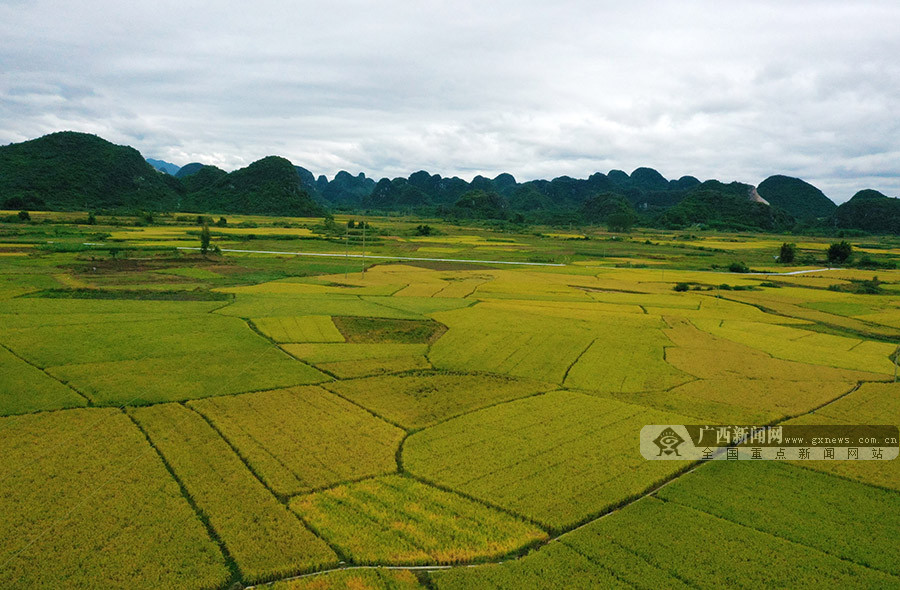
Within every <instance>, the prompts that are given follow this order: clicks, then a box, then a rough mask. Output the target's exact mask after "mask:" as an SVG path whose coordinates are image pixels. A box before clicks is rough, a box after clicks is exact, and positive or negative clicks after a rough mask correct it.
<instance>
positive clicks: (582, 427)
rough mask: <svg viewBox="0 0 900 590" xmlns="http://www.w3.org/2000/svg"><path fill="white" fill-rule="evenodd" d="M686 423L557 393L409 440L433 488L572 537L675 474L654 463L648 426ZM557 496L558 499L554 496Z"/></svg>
mask: <svg viewBox="0 0 900 590" xmlns="http://www.w3.org/2000/svg"><path fill="white" fill-rule="evenodd" d="M684 420H685V418H684V417H683V416H679V415H677V414H667V413H664V412H660V411H656V410H650V409H648V408H644V407H641V406H634V405H630V404H625V403H621V402H618V401H615V400H611V399H604V398H600V397H595V396H590V395H584V394H580V393H572V392H566V391H556V392H550V393H547V394H544V395H539V396H534V397H529V398H526V399H522V400H518V401H513V402H509V403H506V404H501V405H497V406H493V407H490V408H486V409H483V410H479V411H477V412H473V413H470V414H466V415H464V416H462V417H459V418H454V419H453V420H449V421H447V422H443V423H440V424H438V425H436V426H434V427H432V428H428V429H426V430H423V431H421V432H418V433H416V434H413V435H412V436H410V437H409V439H408V440H407V441H406V443H405V444H404V447H403V463H404V467H405V468H406V469H408V470H409V471H410V472H411V473H412V474H414V475H416V476H418V477H422V478H423V479H425V480H427V481H432V482H435V483H437V484H439V485H442V486H445V487H447V488H450V489H453V490H456V491H459V492H462V493H465V494H467V495H470V496H473V497H475V498H478V499H481V500H483V501H485V502H488V503H490V504H494V505H498V506H501V507H503V508H506V509H508V510H511V511H513V512H515V513H517V514H520V515H522V516H525V517H527V518H530V519H533V520H535V521H537V522H540V523H541V524H543V525H544V526H546V527H548V528H551V529H557V530H558V529H564V528H566V527H569V526H572V525H574V524H576V523H578V522H580V521H582V520H583V519H585V518H588V517H589V516H591V515H593V514H598V513H600V512H602V511H604V510H607V509H609V508H610V507H612V506H614V505H616V504H618V503H620V502H622V501H624V500H625V499H627V498H629V497H630V496H633V495H636V494H638V493H640V492H642V491H644V490H645V489H647V488H649V487H651V486H652V485H653V484H654V483H656V482H658V481H661V480H663V479H664V478H666V477H667V476H670V475H672V473H674V472H675V471H676V470H678V469H679V468H680V467H681V465H679V464H676V463H671V464H670V462H666V461H646V460H644V459H643V458H642V457H641V455H640V452H639V450H638V448H637V446H636V445H635V444H634V440H635V437H636V436H637V433H638V432H639V431H640V429H641V427H642V426H643V425H645V424H684V423H686V422H685V421H684ZM550 490H552V491H550Z"/></svg>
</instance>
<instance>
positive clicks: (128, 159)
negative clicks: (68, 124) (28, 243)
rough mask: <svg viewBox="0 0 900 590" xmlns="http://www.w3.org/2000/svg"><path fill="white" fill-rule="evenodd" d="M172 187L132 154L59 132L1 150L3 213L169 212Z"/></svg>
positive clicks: (165, 177) (169, 179) (173, 199)
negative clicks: (150, 208) (144, 209)
mask: <svg viewBox="0 0 900 590" xmlns="http://www.w3.org/2000/svg"><path fill="white" fill-rule="evenodd" d="M176 186H177V181H176V180H175V179H174V178H172V177H171V176H168V175H165V174H161V173H159V172H157V171H156V170H155V169H154V168H153V167H152V166H151V165H150V164H148V163H147V161H146V160H144V158H143V157H142V156H141V154H140V153H139V152H138V151H137V150H136V149H134V148H131V147H127V146H121V145H114V144H112V143H110V142H108V141H106V140H104V139H101V138H99V137H97V136H95V135H88V134H86V133H75V132H72V131H62V132H59V133H52V134H50V135H45V136H44V137H40V138H38V139H33V140H31V141H25V142H23V143H16V144H10V145H6V146H2V147H0V204H2V205H3V207H5V208H7V209H19V208H30V209H80V210H85V209H97V208H125V207H131V208H141V207H145V206H146V204H147V203H152V204H153V205H154V207H153V208H154V209H173V208H174V207H175V206H176V204H177V203H178V191H177V188H176Z"/></svg>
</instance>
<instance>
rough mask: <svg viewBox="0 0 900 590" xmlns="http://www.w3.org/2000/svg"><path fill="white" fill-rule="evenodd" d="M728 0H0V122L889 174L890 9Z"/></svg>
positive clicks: (570, 166)
mask: <svg viewBox="0 0 900 590" xmlns="http://www.w3.org/2000/svg"><path fill="white" fill-rule="evenodd" d="M733 4H734V3H725V4H723V3H721V2H714V1H711V0H694V1H690V2H682V3H658V2H646V1H645V2H633V3H628V5H627V6H626V5H622V4H621V3H612V2H587V1H581V0H563V1H560V2H554V3H549V2H538V1H537V0H519V1H517V2H513V1H512V0H500V1H496V2H490V3H483V2H482V3H476V2H470V1H463V2H447V1H441V0H425V1H423V2H418V3H409V2H398V1H396V0H394V1H388V0H386V1H384V2H378V3H372V2H368V1H363V0H338V1H330V2H326V1H324V0H314V1H310V0H306V1H302V2H297V3H292V4H289V5H285V4H284V3H278V2H274V1H272V0H263V1H260V2H255V3H236V2H230V1H229V2H220V3H216V4H214V5H213V4H209V5H201V4H195V3H190V4H187V5H185V4H182V3H176V2H174V1H169V0H162V1H160V2H157V3H153V4H143V5H135V4H132V3H121V2H113V1H112V0H100V1H97V2H91V3H87V4H84V3H82V4H77V3H76V4H73V3H67V2H62V0H35V1H32V2H3V3H0V35H2V36H3V39H4V43H3V45H2V46H0V143H7V142H10V141H21V140H23V139H27V138H29V137H35V136H37V135H41V134H43V133H47V132H50V131H55V130H58V129H77V130H82V131H88V132H92V133H97V134H99V135H101V136H103V137H106V138H108V139H110V140H111V141H114V142H117V143H130V144H132V145H134V146H135V147H137V148H138V149H140V150H141V151H142V152H143V153H144V154H145V155H147V156H151V157H159V158H163V159H166V160H169V161H174V162H176V163H180V164H185V163H187V162H188V161H205V162H209V163H213V164H216V165H219V166H221V167H223V168H226V169H232V168H235V167H240V166H243V165H246V164H248V163H249V162H251V161H253V160H254V159H256V158H259V157H262V156H265V155H269V154H273V153H274V154H280V155H284V156H285V157H288V158H289V159H291V160H292V161H294V162H295V163H296V164H299V165H303V166H305V167H307V168H309V169H310V170H312V171H313V172H314V173H316V174H318V173H325V174H327V175H329V176H333V174H334V173H335V172H337V171H338V170H340V169H346V170H349V171H351V172H353V173H355V172H357V171H364V172H366V173H367V174H369V175H370V176H375V177H380V176H396V175H401V174H403V175H405V174H409V173H410V172H413V171H415V170H419V169H426V170H429V171H431V172H436V173H441V174H444V175H452V174H459V175H462V176H465V177H471V176H473V175H474V174H477V173H483V174H486V175H491V176H493V175H496V174H497V173H499V172H502V171H508V172H510V173H512V174H513V175H515V176H516V177H517V178H519V179H528V178H535V177H544V178H551V177H554V176H559V175H562V174H568V175H572V176H582V177H584V176H587V175H589V174H591V173H593V172H595V171H598V170H599V171H604V172H605V171H607V170H609V169H610V168H621V169H625V170H632V169H634V168H636V167H638V166H652V167H654V168H657V169H658V170H660V171H661V172H662V173H663V174H664V175H666V176H667V177H670V178H672V177H676V178H677V177H678V176H681V175H683V174H694V175H696V176H698V177H701V178H712V177H715V178H720V179H722V180H726V181H727V180H732V179H734V180H741V181H744V182H751V183H758V182H759V181H761V180H762V179H763V178H765V177H766V176H768V175H769V174H775V173H785V174H792V175H797V176H801V177H803V178H805V179H807V180H809V181H810V182H814V183H815V184H817V186H820V187H821V188H822V189H823V190H824V191H825V192H826V194H828V195H829V196H831V197H832V198H835V199H837V200H844V199H846V198H848V197H850V196H851V195H852V194H853V193H854V192H855V191H856V190H858V189H859V188H863V187H866V186H871V187H873V188H876V189H879V190H882V191H884V192H887V193H889V194H897V193H898V192H900V191H898V189H900V180H898V178H900V160H898V158H897V157H896V156H897V154H898V151H900V146H898V140H897V137H898V131H900V123H898V121H900V120H898V119H897V118H896V116H895V114H894V113H893V112H892V111H893V109H894V108H895V103H896V100H895V97H897V96H900V66H898V65H897V64H896V63H895V57H894V56H896V55H898V54H900V36H898V35H897V34H896V31H897V30H898V25H900V6H898V5H897V4H896V2H892V1H887V0H885V1H866V2H858V3H845V2H838V1H836V0H821V1H813V0H802V1H797V2H791V3H783V2H775V1H774V0H770V1H762V2H754V3H740V4H739V5H737V6H735V5H733Z"/></svg>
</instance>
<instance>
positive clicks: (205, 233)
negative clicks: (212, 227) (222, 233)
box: [200, 223, 209, 256]
mask: <svg viewBox="0 0 900 590" xmlns="http://www.w3.org/2000/svg"><path fill="white" fill-rule="evenodd" d="M208 250H209V226H208V225H206V224H205V223H204V224H203V229H202V230H200V252H201V253H202V254H203V255H204V256H206V252H207V251H208Z"/></svg>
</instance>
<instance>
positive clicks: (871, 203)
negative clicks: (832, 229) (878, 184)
mask: <svg viewBox="0 0 900 590" xmlns="http://www.w3.org/2000/svg"><path fill="white" fill-rule="evenodd" d="M834 224H835V226H837V227H840V228H848V229H861V230H864V231H870V232H879V233H881V232H884V233H893V234H898V233H900V199H895V198H891V197H888V196H887V195H883V194H882V193H880V192H878V191H874V190H871V189H869V190H861V191H859V192H858V193H856V194H855V195H853V198H851V199H850V200H849V201H847V202H846V203H843V204H842V205H841V206H840V207H838V208H837V210H836V211H835V212H834Z"/></svg>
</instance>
